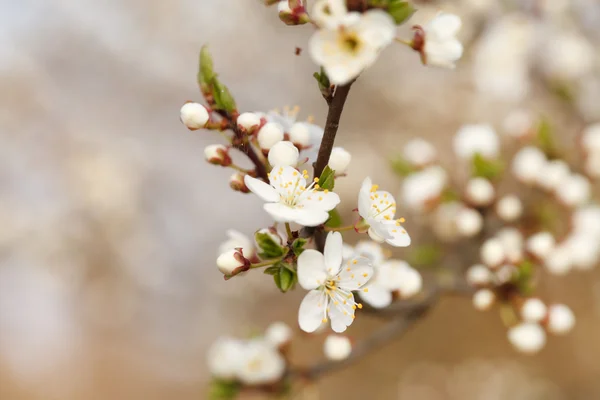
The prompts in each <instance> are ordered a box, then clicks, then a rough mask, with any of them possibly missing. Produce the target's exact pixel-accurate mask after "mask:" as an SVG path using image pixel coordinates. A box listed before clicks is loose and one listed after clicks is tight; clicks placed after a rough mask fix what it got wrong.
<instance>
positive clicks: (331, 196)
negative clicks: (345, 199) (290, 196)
mask: <svg viewBox="0 0 600 400" xmlns="http://www.w3.org/2000/svg"><path fill="white" fill-rule="evenodd" d="M338 204H340V196H339V195H338V194H337V193H333V192H329V191H328V192H327V193H325V192H324V191H313V192H310V193H307V194H302V196H301V197H300V199H299V200H298V205H300V206H304V207H308V208H318V209H322V210H324V211H331V210H333V209H334V208H335V207H336V206H337V205H338Z"/></svg>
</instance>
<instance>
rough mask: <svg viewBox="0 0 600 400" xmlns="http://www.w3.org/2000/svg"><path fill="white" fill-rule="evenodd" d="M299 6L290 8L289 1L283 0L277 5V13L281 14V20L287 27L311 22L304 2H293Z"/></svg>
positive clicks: (295, 0)
mask: <svg viewBox="0 0 600 400" xmlns="http://www.w3.org/2000/svg"><path fill="white" fill-rule="evenodd" d="M293 1H294V3H296V4H297V6H295V7H294V8H292V7H290V2H289V1H288V0H281V1H280V2H279V3H278V4H277V11H278V12H279V19H280V20H281V21H283V22H284V23H285V24H286V25H303V24H306V23H307V22H309V21H310V17H309V16H308V14H307V13H306V10H305V9H304V6H303V5H302V2H301V1H299V0H293Z"/></svg>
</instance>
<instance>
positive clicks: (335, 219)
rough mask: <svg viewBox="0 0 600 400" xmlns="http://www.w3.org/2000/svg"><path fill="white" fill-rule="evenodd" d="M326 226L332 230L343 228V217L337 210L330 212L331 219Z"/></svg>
mask: <svg viewBox="0 0 600 400" xmlns="http://www.w3.org/2000/svg"><path fill="white" fill-rule="evenodd" d="M325 226H328V227H330V228H339V227H340V226H342V217H341V216H340V213H339V212H338V210H336V209H335V208H334V209H333V210H331V211H329V219H328V220H327V222H325Z"/></svg>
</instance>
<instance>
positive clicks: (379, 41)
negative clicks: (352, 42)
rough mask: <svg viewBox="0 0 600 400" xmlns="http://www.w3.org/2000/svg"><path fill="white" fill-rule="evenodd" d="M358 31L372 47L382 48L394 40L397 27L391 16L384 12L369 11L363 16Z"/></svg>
mask: <svg viewBox="0 0 600 400" xmlns="http://www.w3.org/2000/svg"><path fill="white" fill-rule="evenodd" d="M356 28H357V30H358V32H359V35H360V36H361V37H362V38H363V40H364V41H365V42H366V43H368V44H369V45H370V46H373V47H375V48H382V47H385V46H387V45H388V44H390V43H391V42H392V40H394V35H395V32H396V25H395V23H394V20H393V19H392V17H390V15H389V14H388V13H387V12H385V11H383V10H376V9H373V10H369V11H367V12H366V13H364V14H363V15H362V18H361V19H360V21H359V23H358V25H357V27H356Z"/></svg>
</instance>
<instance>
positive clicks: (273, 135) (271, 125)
mask: <svg viewBox="0 0 600 400" xmlns="http://www.w3.org/2000/svg"><path fill="white" fill-rule="evenodd" d="M257 139H258V145H259V146H260V148H261V149H263V150H269V149H270V148H271V147H273V146H274V145H275V144H277V143H279V142H281V141H282V140H283V127H282V126H281V125H280V124H278V123H277V122H267V123H266V124H264V125H263V126H262V128H260V130H259V131H258V136H257Z"/></svg>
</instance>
